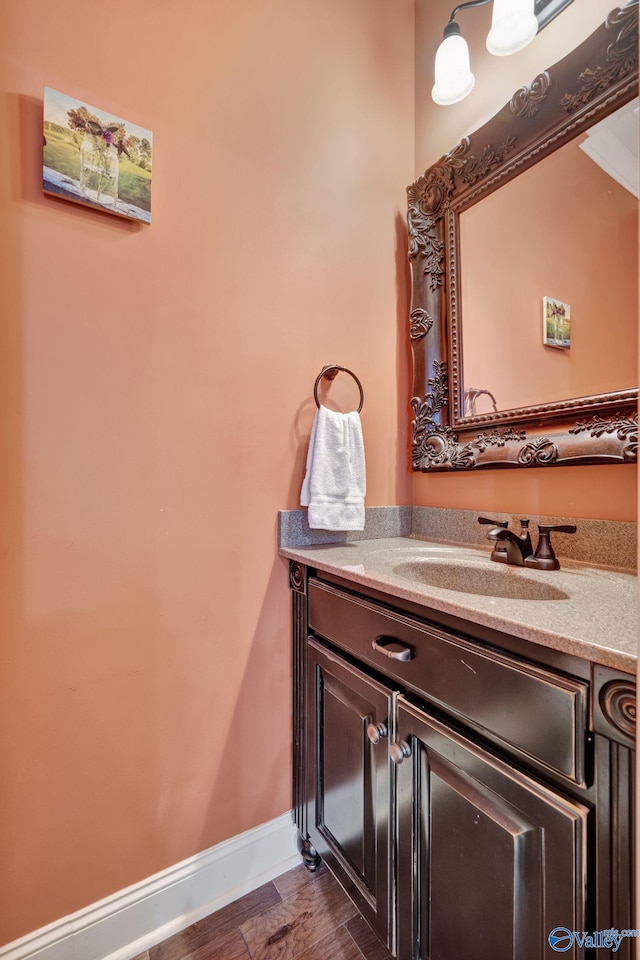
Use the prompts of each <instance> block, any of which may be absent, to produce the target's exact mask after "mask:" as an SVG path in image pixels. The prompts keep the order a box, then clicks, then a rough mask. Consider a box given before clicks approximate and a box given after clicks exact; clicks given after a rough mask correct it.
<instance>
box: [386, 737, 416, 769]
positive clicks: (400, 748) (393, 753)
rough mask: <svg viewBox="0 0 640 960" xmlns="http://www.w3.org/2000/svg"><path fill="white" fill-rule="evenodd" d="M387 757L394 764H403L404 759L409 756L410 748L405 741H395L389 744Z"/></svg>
mask: <svg viewBox="0 0 640 960" xmlns="http://www.w3.org/2000/svg"><path fill="white" fill-rule="evenodd" d="M389 756H390V757H391V759H392V760H393V762H394V763H395V764H400V763H404V761H405V758H406V757H410V756H411V747H410V746H409V744H408V743H407V742H406V740H396V742H395V743H390V744H389Z"/></svg>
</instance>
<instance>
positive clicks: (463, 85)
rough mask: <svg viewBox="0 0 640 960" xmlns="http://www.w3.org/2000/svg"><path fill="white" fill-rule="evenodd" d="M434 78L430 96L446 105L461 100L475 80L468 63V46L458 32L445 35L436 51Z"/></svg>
mask: <svg viewBox="0 0 640 960" xmlns="http://www.w3.org/2000/svg"><path fill="white" fill-rule="evenodd" d="M435 79H436V82H435V83H434V85H433V89H432V91H431V96H432V97H433V99H434V100H435V102H436V103H440V104H442V105H443V106H447V105H448V104H450V103H457V102H458V100H463V99H464V97H466V96H467V94H468V93H471V91H472V90H473V85H474V83H475V82H476V79H475V77H474V75H473V74H472V73H471V67H470V64H469V47H468V46H467V42H466V40H464V38H463V37H461V36H460V35H459V34H452V35H451V36H449V37H445V39H444V40H443V41H442V43H441V44H440V46H439V47H438V49H437V51H436V64H435Z"/></svg>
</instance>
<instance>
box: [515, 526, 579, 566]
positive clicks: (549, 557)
mask: <svg viewBox="0 0 640 960" xmlns="http://www.w3.org/2000/svg"><path fill="white" fill-rule="evenodd" d="M576 530H577V527H576V525H575V523H559V524H558V525H557V526H543V525H542V524H541V525H540V526H539V527H538V533H539V534H540V537H539V540H538V546H537V547H536V552H535V553H534V555H533V556H532V557H527V558H526V559H525V561H524V565H525V567H533V568H534V569H535V570H559V569H560V564H559V562H558V558H557V557H556V555H555V552H554V549H553V547H552V546H551V537H550V534H552V533H553V532H554V531H555V532H556V533H575V532H576Z"/></svg>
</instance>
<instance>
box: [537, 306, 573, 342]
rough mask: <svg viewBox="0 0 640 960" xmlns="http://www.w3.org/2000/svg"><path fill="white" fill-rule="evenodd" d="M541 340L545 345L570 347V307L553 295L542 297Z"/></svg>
mask: <svg viewBox="0 0 640 960" xmlns="http://www.w3.org/2000/svg"><path fill="white" fill-rule="evenodd" d="M542 342H543V343H544V345H545V347H557V348H558V349H560V350H569V348H570V347H571V307H570V306H569V304H568V303H563V302H562V300H555V299H554V298H553V297H543V298H542Z"/></svg>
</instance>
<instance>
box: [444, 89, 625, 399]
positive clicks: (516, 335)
mask: <svg viewBox="0 0 640 960" xmlns="http://www.w3.org/2000/svg"><path fill="white" fill-rule="evenodd" d="M638 113H639V108H638V100H637V99H636V100H634V101H632V102H630V103H628V104H625V106H623V107H621V108H620V109H619V110H618V111H617V112H616V113H614V114H612V115H611V116H609V117H607V118H606V119H605V120H603V121H601V122H600V123H598V124H596V125H595V126H594V127H593V128H592V129H591V130H589V131H588V132H587V133H581V134H580V135H579V136H578V137H576V138H575V139H574V140H572V141H570V142H569V143H567V144H565V145H564V146H563V147H561V148H560V149H559V150H556V151H555V152H554V153H551V154H549V155H548V156H547V157H545V158H544V159H543V160H541V161H540V162H539V163H536V164H534V165H533V166H531V167H529V168H528V169H527V170H526V171H525V172H524V173H522V174H521V175H520V176H518V177H516V178H515V179H513V180H511V181H510V182H509V183H506V184H504V185H503V186H502V187H501V188H500V190H497V191H494V192H493V193H491V194H489V195H487V196H485V197H484V198H482V199H481V200H480V201H479V202H478V203H475V204H473V205H472V206H470V207H469V208H468V209H466V210H463V211H462V212H461V213H460V218H459V238H460V249H461V250H462V251H464V256H463V257H462V258H461V263H460V293H461V300H460V307H461V309H460V315H461V318H462V322H461V329H462V338H461V339H462V382H463V394H462V396H463V397H464V399H463V401H462V402H463V405H464V409H463V410H461V411H460V414H461V416H463V417H464V416H474V415H477V414H486V413H491V412H493V411H494V410H497V411H503V410H513V409H517V408H521V407H527V406H533V405H537V404H541V403H549V402H554V401H559V400H567V399H572V398H578V397H585V396H592V395H596V394H601V393H608V392H610V391H614V390H622V389H626V388H633V387H634V386H635V384H636V383H637V380H638V374H637V359H636V358H637V313H638V199H637V198H638Z"/></svg>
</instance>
